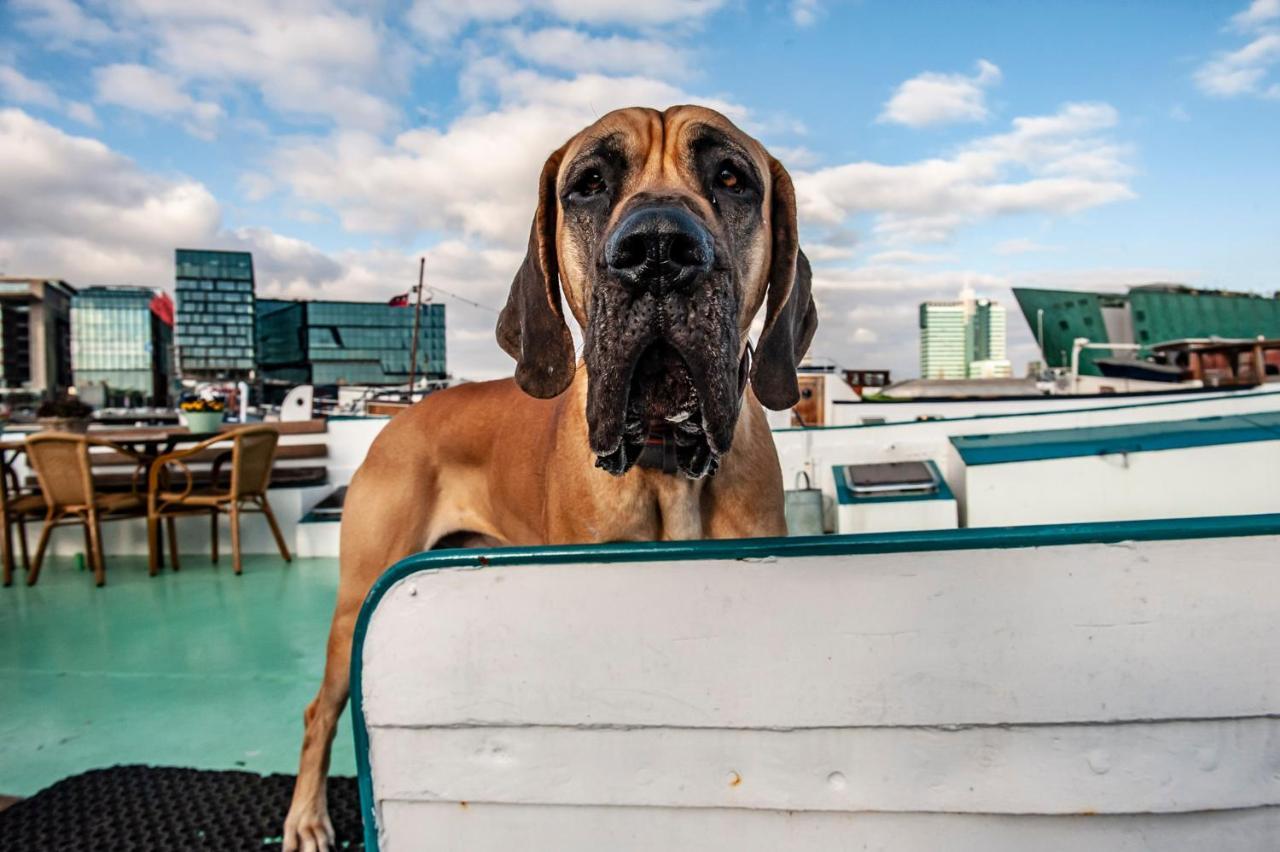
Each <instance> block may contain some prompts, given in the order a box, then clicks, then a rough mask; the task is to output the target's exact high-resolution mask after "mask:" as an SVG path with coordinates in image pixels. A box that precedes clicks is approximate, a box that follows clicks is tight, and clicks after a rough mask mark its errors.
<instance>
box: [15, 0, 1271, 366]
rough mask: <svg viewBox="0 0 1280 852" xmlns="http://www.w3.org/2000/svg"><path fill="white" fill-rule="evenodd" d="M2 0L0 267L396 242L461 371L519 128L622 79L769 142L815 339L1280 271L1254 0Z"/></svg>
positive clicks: (268, 263) (501, 291)
mask: <svg viewBox="0 0 1280 852" xmlns="http://www.w3.org/2000/svg"><path fill="white" fill-rule="evenodd" d="M0 21H2V22H3V32H4V33H5V35H3V36H0V102H2V104H0V202H3V204H0V209H2V210H3V212H0V271H2V272H3V273H4V274H7V275H11V276H32V277H47V278H62V279H65V280H67V281H69V282H71V283H73V284H74V285H77V286H91V285H100V284H129V285H138V286H148V287H162V288H164V289H166V290H170V291H172V286H173V284H172V275H171V264H172V251H173V250H174V249H175V248H177V247H181V246H186V245H199V246H207V247H210V248H221V249H230V250H245V251H251V252H253V254H254V257H255V262H256V263H257V267H258V269H257V272H258V288H259V293H260V295H262V296H264V297H269V298H270V297H288V298H310V299H321V300H324V299H348V298H355V299H369V300H385V299H387V298H390V297H391V296H393V295H395V294H397V293H402V292H404V291H405V290H407V289H408V288H409V287H410V286H412V284H413V283H414V282H415V280H416V272H417V263H416V259H417V257H418V256H419V255H425V256H426V257H427V281H428V284H429V285H434V286H436V287H438V288H440V290H441V291H449V292H452V293H457V294H459V295H461V296H464V297H465V298H466V299H467V301H453V300H451V299H450V298H449V297H446V296H444V295H443V293H440V294H439V298H441V299H443V300H444V301H445V302H446V303H447V304H452V305H453V307H452V308H450V326H449V329H448V335H449V337H448V340H449V352H450V361H451V365H452V367H453V368H454V372H456V373H458V374H459V375H460V376H462V377H466V378H483V377H488V376H494V375H501V374H509V373H510V371H511V367H512V365H511V362H510V360H509V359H508V358H507V357H506V356H505V355H504V354H502V353H501V352H500V351H499V349H498V347H497V346H496V344H495V343H494V341H493V331H492V329H493V322H494V319H495V314H494V313H493V309H495V308H497V307H499V306H501V304H502V303H503V301H504V300H505V295H506V293H505V291H506V288H507V286H508V285H509V283H510V280H511V277H512V275H513V274H514V272H515V269H516V267H517V265H518V264H519V261H520V258H521V256H522V253H523V244H524V240H525V237H526V236H527V231H528V222H529V217H530V216H531V214H532V207H533V195H534V183H535V181H536V174H537V170H538V167H539V166H540V165H541V161H542V159H543V158H544V157H545V156H546V154H547V153H548V152H549V151H550V150H551V149H552V148H554V147H555V146H556V145H557V144H559V143H560V142H561V141H563V139H565V138H567V137H568V136H569V135H570V134H571V133H573V132H574V131H576V130H577V129H579V128H580V127H581V126H582V125H583V124H585V123H587V122H589V121H591V120H592V119H593V118H594V117H596V116H598V115H599V114H601V113H602V112H604V111H605V110H607V109H610V108H613V107H616V106H621V105H629V104H636V103H638V104H646V105H653V106H659V107H661V106H666V105H669V104H672V103H677V102H682V101H696V102H701V103H706V104H708V105H710V106H713V107H716V108H719V109H721V110H723V111H724V112H726V114H728V115H729V116H730V117H732V118H733V119H734V120H736V121H738V122H739V123H740V124H741V125H742V126H743V127H744V128H745V129H747V130H748V131H749V132H751V133H753V134H754V135H756V136H757V137H759V138H760V139H761V140H762V141H763V142H764V143H765V144H766V145H767V146H769V148H770V149H771V150H772V151H773V152H774V153H775V154H776V155H777V156H778V157H779V158H780V159H781V160H782V161H783V162H784V163H785V164H786V165H787V166H788V167H789V168H790V170H791V171H792V173H793V176H794V177H795V180H796V184H797V190H798V193H799V197H800V203H801V211H800V212H801V228H802V238H803V243H804V245H805V247H806V249H807V251H808V253H809V256H810V257H811V259H812V260H813V263H814V269H815V293H816V296H817V298H818V301H819V308H820V311H821V318H822V323H821V328H820V331H819V334H818V337H817V339H816V341H815V344H814V347H813V349H812V352H813V354H814V355H816V356H827V357H833V358H836V359H838V360H839V361H841V362H842V363H844V364H845V365H846V366H849V367H862V368H876V367H888V368H891V369H893V370H894V372H895V374H898V375H909V374H911V373H913V372H914V371H915V365H916V359H917V334H916V330H915V328H914V326H915V312H916V305H917V303H918V302H920V301H923V300H928V299H933V298H947V297H950V296H952V295H953V294H954V293H955V292H956V291H957V290H958V289H959V288H960V286H962V285H963V284H964V283H966V282H968V283H972V284H973V285H974V286H975V288H976V289H977V290H978V291H979V292H981V293H982V294H983V295H985V296H988V297H990V298H993V299H996V300H997V301H1001V302H1003V303H1006V304H1012V299H1011V296H1010V294H1009V289H1010V288H1011V287H1013V286H1032V287H1037V286H1038V287H1070V288H1078V289H1086V290H1117V291H1119V290H1123V289H1124V288H1126V287H1127V286H1128V285H1132V284H1141V283H1145V282H1149V281H1181V282H1185V283H1188V284H1191V285H1193V286H1200V287H1222V288H1228V289H1240V290H1250V291H1254V292H1270V291H1272V290H1275V289H1276V288H1277V286H1280V281H1278V280H1277V276H1276V273H1275V270H1277V269H1280V247H1278V246H1280V240H1276V239H1275V222H1276V221H1277V220H1278V219H1280V167H1278V166H1277V164H1276V162H1275V156H1274V140H1275V138H1277V137H1280V82H1278V80H1280V75H1277V73H1276V64H1277V62H1280V51H1278V50H1276V48H1275V45H1276V44H1280V2H1278V0H1254V2H1252V3H1249V2H1243V0H1242V2H1238V3H1224V4H1197V3H1175V4H1158V3H1134V4H1124V5H1123V6H1114V7H1112V6H1106V7H1100V8H1099V7H1082V6H1079V5H1078V4H1062V5H1060V6H1057V7H1049V6H1045V5H1043V4H1035V5H1034V6H1033V5H1031V4H1013V3H988V4H983V5H982V6H981V7H976V8H962V7H960V6H958V5H955V4H943V3H937V4H924V5H918V6H913V7H912V8H911V9H910V10H908V11H906V12H904V11H903V10H902V9H901V7H898V6H892V5H890V4H884V3H878V2H863V3H839V2H826V3H824V2H815V0H796V2H791V3H785V2H766V3H740V4H729V3H727V2H720V1H719V0H662V2H658V3H653V4H647V5H643V6H637V5H636V4H631V3H620V2H610V0H593V2H591V3H586V4H568V3H562V2H558V0H546V2H537V3H530V4H514V3H502V2H499V3H486V4H478V5H475V4H473V5H470V6H465V7H463V6H461V5H458V4H448V3H444V2H442V0H416V2H414V3H412V4H409V5H401V6H394V7H377V11H376V12H373V11H368V10H365V9H362V8H356V7H349V6H344V5H342V4H339V3H337V2H330V0H296V2H292V3H289V4H287V5H284V4H254V3H243V4H235V5H234V6H214V7H208V8H204V9H194V8H192V7H190V5H189V4H177V3H168V2H151V3H145V4H144V3H137V2H131V0H127V1H126V2H121V3H118V4H112V5H111V6H110V7H104V6H102V5H98V4H76V3H73V2H70V0H17V2H14V3H10V4H6V5H5V6H4V8H3V9H0ZM1084 57H1087V58H1088V61H1082V58H1084ZM470 303H475V305H479V307H476V306H475V305H472V304H470ZM1025 325H1026V324H1025V322H1024V321H1023V320H1022V318H1020V317H1015V318H1013V320H1012V321H1011V322H1010V327H1009V357H1010V358H1011V360H1013V361H1014V365H1015V370H1020V369H1021V367H1022V365H1023V364H1025V362H1026V361H1027V360H1030V359H1032V358H1034V357H1035V353H1034V341H1033V334H1032V332H1031V331H1030V330H1029V329H1027V328H1026V327H1025Z"/></svg>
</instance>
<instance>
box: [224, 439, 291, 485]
mask: <svg viewBox="0 0 1280 852" xmlns="http://www.w3.org/2000/svg"><path fill="white" fill-rule="evenodd" d="M233 434H234V436H235V447H234V449H233V450H232V453H231V494H232V495H233V496H235V497H246V496H249V495H253V494H262V493H264V492H265V491H266V490H267V486H268V485H270V484H271V467H272V465H273V464H274V463H275V460H276V444H277V443H278V442H279V440H280V433H279V432H277V431H276V430H275V429H274V428H272V427H271V426H246V427H244V428H243V429H237V430H235V432H234V433H233Z"/></svg>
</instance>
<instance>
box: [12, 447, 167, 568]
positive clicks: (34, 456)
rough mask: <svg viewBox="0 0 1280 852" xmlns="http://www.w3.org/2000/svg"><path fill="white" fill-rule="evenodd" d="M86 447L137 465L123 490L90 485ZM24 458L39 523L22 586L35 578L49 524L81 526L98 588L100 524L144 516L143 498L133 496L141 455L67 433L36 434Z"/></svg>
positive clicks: (101, 562)
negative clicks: (35, 487) (35, 486)
mask: <svg viewBox="0 0 1280 852" xmlns="http://www.w3.org/2000/svg"><path fill="white" fill-rule="evenodd" d="M90 447H105V448H107V449H110V450H112V451H113V452H116V453H121V454H123V455H125V456H128V457H129V458H131V459H133V460H134V461H135V462H136V463H137V465H138V467H137V468H136V469H135V470H134V476H133V481H132V483H131V485H130V491H129V492H128V493H104V492H101V491H98V490H97V489H96V488H95V487H94V482H93V464H92V460H91V459H90V457H89V448H90ZM27 458H28V459H29V460H30V462H31V467H32V468H33V469H34V470H35V472H36V479H37V480H39V482H40V492H41V494H42V496H43V497H44V504H45V517H44V527H43V528H42V529H41V530H40V542H39V543H38V544H37V545H36V556H35V560H34V561H33V562H32V563H31V567H30V569H28V571H27V585H28V586H34V585H35V584H36V580H38V579H39V578H40V566H41V564H42V563H43V561H44V552H45V548H46V547H47V546H48V544H49V536H50V534H51V533H52V532H53V529H54V527H59V526H72V525H76V524H79V525H82V526H83V527H84V539H85V550H86V551H87V553H88V556H89V562H90V564H91V565H92V567H93V578H94V581H95V582H96V583H97V584H98V585H99V586H101V585H102V584H103V583H105V582H106V580H107V574H106V565H105V560H104V557H103V553H102V526H101V525H102V522H103V521H116V520H124V519H126V518H140V517H143V516H144V515H145V514H146V501H145V500H144V499H143V498H142V497H141V496H139V495H138V480H139V478H140V477H139V474H140V473H142V472H143V471H145V469H146V467H145V464H144V463H143V461H142V459H141V458H140V457H139V456H138V455H137V454H136V453H132V452H130V451H129V450H126V449H125V448H124V447H120V446H117V445H116V444H113V443H111V442H110V441H103V440H100V439H97V438H91V437H89V436H88V435H78V434H73V433H70V432H40V433H39V434H36V435H32V436H31V437H30V438H28V439H27Z"/></svg>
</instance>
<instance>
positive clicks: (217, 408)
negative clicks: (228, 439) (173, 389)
mask: <svg viewBox="0 0 1280 852" xmlns="http://www.w3.org/2000/svg"><path fill="white" fill-rule="evenodd" d="M178 408H179V410H180V413H181V417H182V420H183V422H184V423H186V425H187V428H188V429H189V430H191V432H192V434H196V435H203V434H210V433H213V432H217V431H218V427H219V426H220V425H221V424H222V415H223V413H224V412H226V410H227V404H226V403H225V402H223V401H222V400H220V399H205V398H203V397H197V398H195V399H188V400H184V401H182V402H180V403H178Z"/></svg>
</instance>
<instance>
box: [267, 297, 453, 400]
mask: <svg viewBox="0 0 1280 852" xmlns="http://www.w3.org/2000/svg"><path fill="white" fill-rule="evenodd" d="M421 311H422V313H421V320H420V327H419V331H418V366H417V369H416V370H415V375H416V376H417V377H419V378H423V377H425V378H429V379H443V378H445V376H446V374H447V371H448V370H447V364H446V361H445V324H444V305H441V304H434V303H432V304H425V305H423V306H422V308H421ZM257 320H258V323H257V329H258V330H257V350H258V365H259V368H260V370H261V374H262V378H263V380H264V381H267V382H270V383H272V384H277V385H298V384H315V385H395V384H403V383H404V382H407V381H408V380H409V354H410V351H411V350H412V348H413V308H412V307H402V306H397V305H392V304H386V303H380V302H329V301H315V302H304V301H290V300H283V299H259V300H258V302H257Z"/></svg>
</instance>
